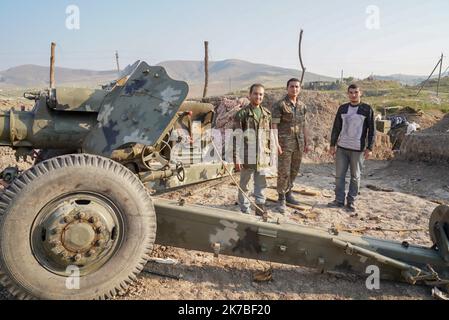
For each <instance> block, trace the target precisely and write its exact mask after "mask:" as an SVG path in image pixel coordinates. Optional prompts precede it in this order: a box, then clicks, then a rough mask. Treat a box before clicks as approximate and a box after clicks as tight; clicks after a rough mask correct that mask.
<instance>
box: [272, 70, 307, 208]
mask: <svg viewBox="0 0 449 320" xmlns="http://www.w3.org/2000/svg"><path fill="white" fill-rule="evenodd" d="M300 92H301V82H300V81H299V80H298V79H295V78H293V79H290V80H289V81H288V82H287V95H286V96H285V97H284V99H282V100H281V101H279V102H277V103H276V104H275V105H274V106H273V110H272V111H273V129H274V130H276V129H277V130H278V135H277V137H278V141H276V144H277V145H278V153H279V157H278V181H277V191H278V194H279V201H278V206H279V212H280V213H282V214H284V213H285V210H286V203H289V204H292V205H299V204H300V202H299V201H298V200H296V199H295V198H294V197H293V194H292V189H293V185H294V182H295V179H296V177H297V175H298V173H299V169H300V166H301V161H302V155H303V152H304V153H307V152H308V142H307V141H308V137H307V136H308V134H307V130H306V111H307V109H306V106H305V105H304V104H303V103H302V102H301V101H299V99H298V96H299V93H300Z"/></svg>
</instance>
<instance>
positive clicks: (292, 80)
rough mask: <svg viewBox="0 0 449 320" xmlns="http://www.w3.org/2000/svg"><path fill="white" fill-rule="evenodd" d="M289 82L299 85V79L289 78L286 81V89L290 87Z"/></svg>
mask: <svg viewBox="0 0 449 320" xmlns="http://www.w3.org/2000/svg"><path fill="white" fill-rule="evenodd" d="M290 82H299V84H300V85H301V81H300V80H299V79H296V78H291V79H290V80H288V81H287V88H288V87H289V86H290Z"/></svg>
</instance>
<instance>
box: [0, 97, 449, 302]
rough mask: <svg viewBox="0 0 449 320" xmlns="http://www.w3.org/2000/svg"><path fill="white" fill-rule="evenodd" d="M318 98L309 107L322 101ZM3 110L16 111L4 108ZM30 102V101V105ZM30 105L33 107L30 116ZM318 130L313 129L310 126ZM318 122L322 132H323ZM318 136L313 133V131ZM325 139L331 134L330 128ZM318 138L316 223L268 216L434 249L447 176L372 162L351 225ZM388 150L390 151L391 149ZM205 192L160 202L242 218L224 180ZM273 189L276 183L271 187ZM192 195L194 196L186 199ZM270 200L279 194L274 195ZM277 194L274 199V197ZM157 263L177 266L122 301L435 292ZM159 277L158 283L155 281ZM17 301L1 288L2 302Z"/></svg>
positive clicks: (313, 167) (311, 275)
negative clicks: (433, 227)
mask: <svg viewBox="0 0 449 320" xmlns="http://www.w3.org/2000/svg"><path fill="white" fill-rule="evenodd" d="M316 98H317V97H315V96H314V95H313V94H311V99H314V100H316ZM1 102H2V103H0V105H1V106H0V108H9V107H11V106H12V104H14V102H13V101H10V100H2V101H1ZM26 102H27V101H26ZM336 105H337V104H336V103H335V102H332V101H328V100H326V99H324V100H323V101H322V102H320V104H319V105H317V106H316V110H311V112H310V113H311V114H312V115H314V116H316V117H323V113H324V114H326V115H327V117H326V118H325V120H326V121H325V123H326V127H327V126H329V125H330V123H331V121H332V118H331V116H330V114H331V112H334V108H335V106H336ZM30 107H31V105H30V104H29V103H28V102H27V105H26V109H29V108H30ZM312 123H314V122H313V121H312ZM318 123H319V122H316V124H317V125H316V126H315V125H314V126H313V127H317V128H318V127H319V126H318ZM313 131H314V130H313ZM324 131H328V130H327V128H326V130H324ZM324 131H322V132H318V131H317V133H316V135H317V139H315V140H316V145H315V146H314V147H315V149H314V150H315V152H313V153H312V157H311V159H312V160H308V161H306V163H305V164H304V165H303V170H302V175H301V176H300V177H298V179H297V181H296V184H297V186H298V188H305V189H308V190H316V191H318V193H319V195H318V196H315V197H306V196H301V197H300V200H302V201H304V202H307V203H309V204H313V210H312V211H313V212H314V213H315V214H316V218H304V217H302V216H300V215H298V214H297V213H295V212H294V210H293V209H289V212H288V215H287V216H286V217H283V216H280V215H279V214H278V213H277V212H276V209H275V204H274V203H269V204H268V208H269V209H270V210H271V213H270V215H271V216H272V217H273V218H280V219H285V220H288V221H289V222H295V223H299V224H302V225H309V226H317V227H323V228H329V227H331V226H336V227H339V228H345V229H360V228H364V227H370V230H369V231H366V232H364V233H363V234H366V235H372V236H376V237H379V238H384V239H394V240H400V241H404V240H406V241H409V242H411V243H413V244H421V245H425V246H431V245H432V244H431V242H430V238H429V234H428V231H427V230H428V219H429V217H430V214H431V212H432V211H433V209H434V208H435V207H436V206H437V203H436V202H435V201H437V202H446V203H449V170H448V167H447V166H443V165H429V164H425V163H413V162H405V161H402V162H400V161H379V160H376V161H368V162H367V163H366V168H365V170H364V175H363V178H362V189H361V195H360V199H359V202H358V203H357V208H358V216H353V217H351V216H350V215H349V214H348V213H347V212H346V211H345V210H341V209H329V208H327V207H326V204H327V203H328V202H329V201H331V200H332V197H333V189H334V179H335V177H334V166H333V164H331V163H320V164H318V163H316V159H317V158H320V156H321V155H322V154H323V153H324V152H325V151H326V150H325V148H324V147H323V144H322V143H321V142H322V141H325V140H327V139H328V136H326V134H325V132H324ZM385 147H387V146H385ZM16 164H17V165H18V166H19V168H20V169H26V168H28V167H29V166H30V165H31V164H30V163H29V162H28V163H26V162H20V163H16V161H15V157H14V152H13V151H12V150H10V149H8V148H0V169H1V170H3V169H4V168H5V167H7V166H11V165H16ZM216 183H217V182H216V181H213V182H208V184H210V185H211V187H210V188H209V189H207V191H205V192H199V193H197V194H195V193H194V191H195V190H197V189H199V188H203V187H204V184H203V185H198V186H191V187H187V188H185V189H182V190H178V191H174V192H169V193H166V194H163V195H161V196H162V197H165V198H169V199H179V198H180V197H184V198H185V200H186V201H187V202H189V203H193V204H202V205H207V206H210V207H216V208H225V209H229V210H235V211H238V207H237V205H236V195H237V191H236V186H235V185H233V184H232V183H231V181H230V179H224V182H223V183H222V184H221V185H219V186H213V185H214V184H216ZM269 183H270V186H275V184H276V181H275V179H270V180H269ZM369 184H371V185H375V186H378V187H383V188H391V189H393V192H378V191H373V190H371V189H368V188H366V186H367V185H369ZM188 191H192V192H193V195H192V196H188V195H187V193H188ZM270 192H274V191H273V190H271V191H270ZM274 193H275V192H274ZM379 227H380V228H392V229H415V228H418V229H422V231H414V232H384V231H376V230H373V229H375V228H379ZM154 256H155V257H159V258H171V259H174V260H176V262H177V263H176V264H174V265H166V264H160V263H155V262H149V263H148V264H147V266H146V270H147V272H143V273H142V274H141V275H140V276H139V278H138V283H137V284H136V285H135V286H133V287H132V288H130V289H129V290H128V291H127V292H126V293H124V294H123V295H122V296H121V297H118V299H176V300H177V299H331V300H337V299H430V298H431V296H430V288H425V287H412V286H409V285H406V284H401V283H393V282H382V283H381V289H380V290H379V291H369V290H367V289H366V287H365V280H364V279H362V278H359V277H356V276H353V275H335V274H320V273H318V272H317V271H315V270H312V269H308V268H302V267H296V266H287V265H279V264H272V265H271V267H272V269H273V274H272V276H273V277H272V281H270V282H263V283H256V282H254V281H253V276H254V275H255V273H257V272H260V271H263V270H264V269H266V268H268V267H270V264H268V263H265V262H259V261H252V260H247V259H241V258H233V257H225V256H220V258H218V259H216V258H214V257H213V255H211V254H208V253H201V252H194V251H187V250H183V249H177V248H170V247H168V248H167V247H160V246H157V247H156V248H155V251H154ZM155 272H156V273H159V274H161V275H155V274H154V273H155ZM11 298H12V297H11V296H10V295H9V294H8V293H7V292H6V291H5V290H4V289H3V288H1V286H0V299H11Z"/></svg>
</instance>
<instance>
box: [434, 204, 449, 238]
mask: <svg viewBox="0 0 449 320" xmlns="http://www.w3.org/2000/svg"><path fill="white" fill-rule="evenodd" d="M436 223H442V224H443V225H446V228H447V229H446V230H449V207H448V206H445V205H441V206H438V207H437V208H436V209H435V210H433V212H432V215H431V216H430V222H429V232H430V238H431V239H432V242H433V243H434V244H436V245H438V243H437V237H436V235H435V228H434V227H435V224H436ZM448 237H449V234H448Z"/></svg>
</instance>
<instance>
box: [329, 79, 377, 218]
mask: <svg viewBox="0 0 449 320" xmlns="http://www.w3.org/2000/svg"><path fill="white" fill-rule="evenodd" d="M348 97H349V101H350V102H349V103H346V104H344V105H342V106H340V108H339V109H338V112H337V115H336V117H335V121H334V126H333V129H332V136H331V147H330V153H331V154H332V155H333V156H334V157H335V156H336V187H335V200H334V201H333V202H331V203H330V204H329V206H331V207H339V208H340V207H344V206H345V197H346V209H347V210H348V211H350V212H355V206H354V203H355V200H356V198H357V196H358V194H359V189H360V176H361V173H362V169H363V164H364V160H365V159H368V158H369V157H370V156H371V155H372V151H373V147H374V143H375V141H376V129H375V125H374V111H373V109H372V108H371V106H369V105H367V104H365V103H362V102H361V97H362V91H361V90H360V88H359V87H358V86H357V85H355V84H352V85H350V86H349V88H348ZM348 168H349V169H350V172H351V181H350V184H349V191H348V194H347V196H346V193H345V183H346V181H345V178H346V172H347V171H348Z"/></svg>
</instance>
